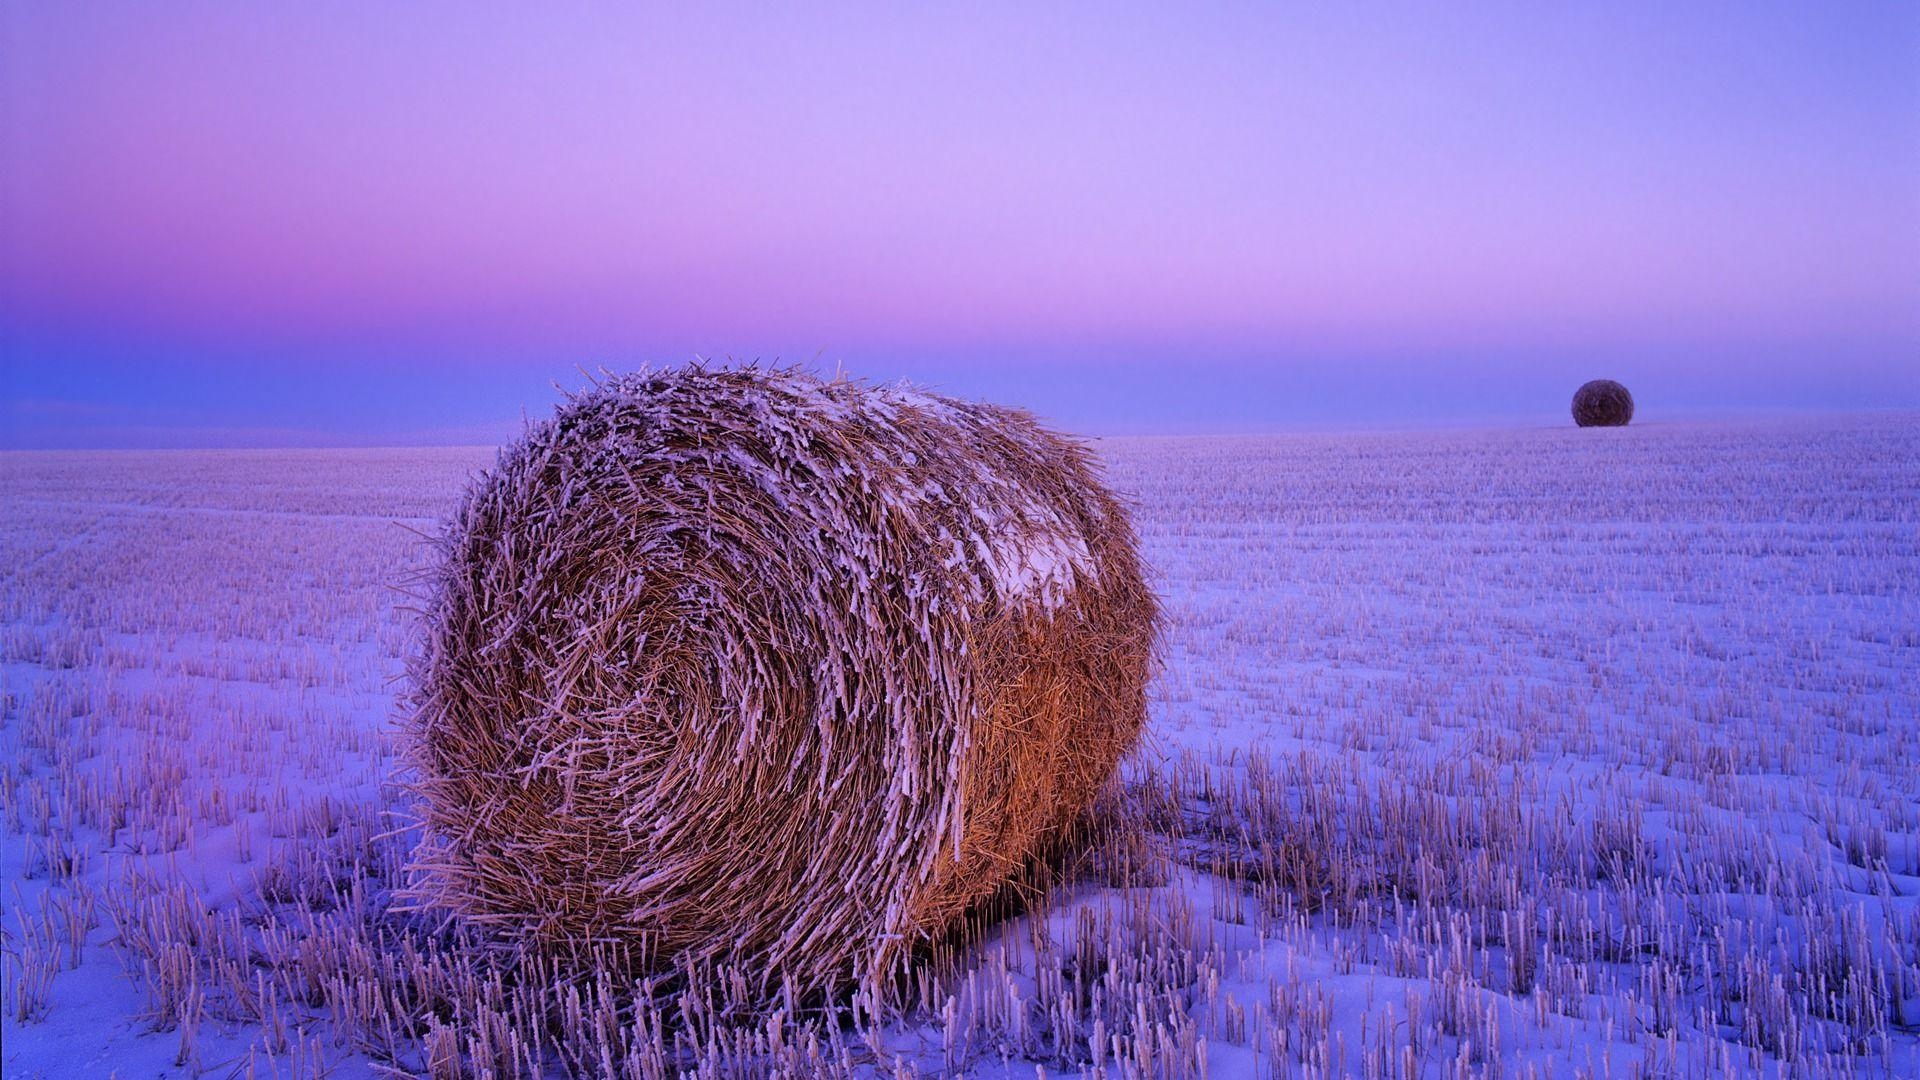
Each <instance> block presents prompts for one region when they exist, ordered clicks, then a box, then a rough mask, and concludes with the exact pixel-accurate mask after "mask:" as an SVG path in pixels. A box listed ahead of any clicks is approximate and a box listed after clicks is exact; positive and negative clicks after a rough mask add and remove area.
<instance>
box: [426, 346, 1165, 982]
mask: <svg viewBox="0 0 1920 1080" xmlns="http://www.w3.org/2000/svg"><path fill="white" fill-rule="evenodd" d="M443 546H444V552H443V558H442V563H441V566H440V569H439V571H438V573H437V576H436V577H435V578H434V579H433V596H432V598H431V602H430V605H429V610H428V612H427V618H426V624H425V625H426V635H425V638H426V640H425V641H424V642H423V648H422V651H421V655H419V656H418V657H417V658H416V660H415V662H414V671H413V675H414V679H415V686H416V689H415V696H414V701H413V709H412V716H411V722H410V725H409V736H410V742H411V755H412V758H413V762H414V764H415V766H416V768H417V770H418V780H417V781H416V783H417V785H418V789H419V791H420V793H421V795H422V803H423V809H422V816H423V818H424V823H425V825H426V839H425V840H424V841H423V847H422V851H421V855H420V856H419V858H418V860H417V863H416V870H417V872H418V874H419V875H420V876H419V878H418V880H417V881H416V891H417V892H418V893H419V894H421V895H422V896H424V897H425V898H427V899H428V900H430V901H431V902H434V903H438V904H441V905H444V906H447V907H450V908H452V909H453V910H455V911H458V912H460V913H463V914H464V915H466V916H468V917H469V918H471V919H472V920H474V921H477V922H481V923H485V924H490V925H492V926H493V927H495V928H497V929H499V930H502V931H504V932H506V933H507V934H509V935H510V936H512V937H516V938H520V939H523V940H527V939H530V940H534V941H539V942H546V943H550V944H559V945H562V946H567V945H572V946H575V947H577V946H580V945H582V944H584V943H588V942H602V941H614V942H622V943H627V944H630V945H633V946H636V947H637V948H638V950H639V951H641V952H643V953H645V954H648V955H651V956H654V957H656V958H664V957H672V958H673V959H674V960H675V961H676V962H678V963H682V964H689V963H690V964H693V965H702V964H712V963H727V964H731V965H734V966H735V968H736V970H738V971H741V972H744V973H747V974H748V977H750V978H754V979H760V980H763V982H762V986H763V989H771V988H772V987H777V986H779V985H781V983H782V981H783V980H785V981H786V982H788V983H790V984H791V985H794V986H796V987H799V988H803V989H807V988H812V989H825V988H829V987H833V986H836V985H845V984H847V983H850V982H852V981H854V980H864V979H870V978H875V977H879V976H882V975H884V974H885V972H886V971H887V970H889V968H890V966H891V965H892V964H894V963H895V962H896V961H897V960H898V959H899V958H900V957H901V956H903V955H905V952H904V950H906V949H907V948H909V947H910V946H911V945H912V943H914V942H915V941H921V940H926V939H927V938H928V937H931V936H934V935H938V934H939V933H941V932H942V931H943V930H944V929H945V928H948V927H950V926H952V925H954V924H955V923H956V921H957V920H958V919H959V917H960V916H961V915H962V914H963V913H964V912H965V911H966V910H967V909H968V908H969V907H971V906H972V905H974V904H976V903H977V902H979V901H981V900H983V899H985V898H986V897H988V896H989V895H991V894H993V893H995V892H996V891H998V890H999V889H1000V888H1001V887H1002V886H1004V885H1005V884H1006V883H1007V882H1008V881H1009V880H1011V879H1012V878H1013V877H1014V876H1015V875H1016V874H1017V873H1018V872H1019V871H1020V870H1021V869H1022V867H1023V866H1024V865H1027V864H1028V863H1029V861H1030V860H1031V859H1032V858H1034V857H1035V856H1036V855H1037V854H1039V853H1041V852H1042V851H1044V850H1046V849H1047V847H1048V845H1049V843H1050V842H1051V841H1052V840H1054V839H1056V838H1058V837H1059V836H1060V835H1061V834H1062V832H1063V830H1065V829H1066V828H1067V826H1069V825H1070V824H1071V822H1072V820H1073V819H1074V818H1075V817H1077V816H1078V814H1079V813H1080V812H1081V811H1083V810H1084V808H1085V807H1086V806H1087V804H1088V803H1089V802H1090V801H1091V800H1092V799H1093V797H1094V796H1095V794H1096V793H1097V791H1098V790H1099V789H1100V788H1101V787H1102V786H1103V785H1104V784H1106V783H1107V781H1108V780H1109V778H1110V777H1111V775H1112V773H1113V771H1114V768H1115V765H1116V763H1117V761H1118V760H1119V758H1120V757H1121V755H1122V754H1123V753H1125V752H1126V751H1127V750H1128V749H1129V748H1130V747H1132V746H1133V745H1134V743H1135V742H1136V741H1137V738H1138V736H1139V733H1140V729H1141V724H1142V721H1143V718H1144V712H1145V699H1144V698H1145V695H1144V690H1145V682H1146V678H1147V673H1148V664H1149V654H1150V652H1151V648H1152V638H1153V632H1154V626H1155V623H1156V621H1157V605H1156V602H1155V600H1154V598H1153V596H1152V594H1151V593H1150V592H1149V591H1148V589H1147V587H1146V585H1145V584H1144V582H1143V579H1142V572H1141V565H1140V560H1139V556H1138V553H1137V552H1136V550H1135V540H1134V536H1133V532H1132V528H1131V526H1130V524H1129V523H1128V520H1127V518H1126V515H1125V513H1124V512H1123V510H1122V508H1121V506H1120V505H1119V504H1118V503H1117V502H1116V501H1115V499H1114V497H1113V496H1112V495H1111V494H1110V493H1109V492H1108V491H1107V490H1106V489H1105V488H1104V487H1103V486H1102V484H1101V483H1100V482H1099V480H1098V478H1097V476H1096V470H1095V466H1094V463H1093V462H1092V461H1091V460H1090V456H1089V454H1088V452H1087V451H1086V450H1085V449H1084V448H1083V447H1081V446H1080V445H1078V444H1077V443H1074V442H1071V441H1069V440H1067V439H1065V438H1062V437H1060V436H1058V435H1054V434H1052V433H1050V432H1048V431H1046V430H1044V429H1042V428H1041V427H1039V426H1038V425H1037V424H1036V423H1035V422H1034V420H1033V419H1032V418H1031V417H1030V416H1029V415H1028V414H1026V413H1024V412H1021V411H1017V410H1013V409H1006V408H1000V407H996V406H991V405H982V404H972V403H966V402H961V401H955V400H951V399H948V398H945V397H940V396H936V395H934V394H931V393H926V392H923V391H919V390H916V389H911V388H908V387H905V386H872V385H868V384H864V383H858V382H852V381H832V382H827V381H822V380H820V379H817V378H815V377H812V376H810V375H807V374H804V373H801V372H797V371H790V370H779V371H767V370H759V369H751V370H710V369H704V368H689V369H684V370H679V371H659V372H641V373H638V374H633V375H626V376H619V377H613V378H611V379H609V380H608V381H606V382H603V383H601V384H599V385H597V386H595V387H593V388H591V389H589V390H587V391H585V392H583V393H581V394H579V395H576V396H573V397H572V398H571V399H570V400H568V401H566V402H565V403H563V404H562V405H561V407H560V408H559V410H558V413H557V415H556V416H555V417H554V418H553V419H551V420H548V421H545V422H543V423H540V424H538V425H535V426H533V427H532V428H530V429H529V431H528V433H527V434H526V436H525V437H524V438H523V439H522V440H521V441H520V442H519V443H517V444H516V445H513V446H510V447H508V448H507V449H505V450H503V451H502V453H501V455H500V457H499V459H498V461H497V462H496V464H495V466H494V468H493V470H492V471H491V473H489V474H486V475H484V476H482V477H480V478H479V479H478V480H477V481H476V483H475V484H474V486H473V487H472V488H471V490H469V492H468V493H467V495H466V497H465V500H464V501H463V503H462V504H461V506H460V508H459V510H458V511H457V513H456V515H455V517H454V520H453V521H452V523H451V526H450V528H449V530H448V533H447V535H446V537H445V539H444V541H443Z"/></svg>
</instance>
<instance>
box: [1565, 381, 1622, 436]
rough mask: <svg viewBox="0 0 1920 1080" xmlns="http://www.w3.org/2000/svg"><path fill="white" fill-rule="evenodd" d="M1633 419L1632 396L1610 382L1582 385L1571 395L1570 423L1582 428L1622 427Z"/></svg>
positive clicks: (1615, 383) (1617, 384) (1594, 382)
mask: <svg viewBox="0 0 1920 1080" xmlns="http://www.w3.org/2000/svg"><path fill="white" fill-rule="evenodd" d="M1632 419H1633V395H1632V394H1629V393H1627V388H1626V387H1624V386H1621V385H1620V384H1619V383H1617V382H1614V381H1613V380H1612V379H1595V380H1593V381H1592V382H1589V383H1583V384H1582V385H1581V387H1580V389H1578V390H1575V391H1574V392H1573V422H1574V423H1576V424H1578V425H1580V426H1581V427H1625V426H1626V425H1627V422H1628V421H1630V420H1632Z"/></svg>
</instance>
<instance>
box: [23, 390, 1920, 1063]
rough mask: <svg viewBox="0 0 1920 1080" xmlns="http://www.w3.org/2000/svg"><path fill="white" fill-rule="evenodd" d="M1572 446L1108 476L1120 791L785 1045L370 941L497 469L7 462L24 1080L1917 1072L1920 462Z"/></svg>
mask: <svg viewBox="0 0 1920 1080" xmlns="http://www.w3.org/2000/svg"><path fill="white" fill-rule="evenodd" d="M1591 434H1592V433H1590V432H1584V433H1583V432H1580V431H1577V430H1575V429H1572V428H1544V429H1512V430H1487V431H1434V432H1418V433H1370V434H1326V435H1291V436H1273V437H1258V438H1243V439H1227V438H1195V439H1142V440H1104V441H1101V442H1099V443H1097V444H1096V448H1097V449H1098V451H1099V453H1100V455H1101V456H1102V457H1103V458H1104V459H1105V460H1106V462H1107V466H1108V476H1109V479H1110V481H1111V483H1112V484H1113V486H1114V487H1116V488H1117V489H1119V490H1121V491H1122V492H1126V493H1130V494H1131V496H1132V497H1133V498H1134V499H1135V500H1137V506H1138V508H1137V510H1136V512H1135V522H1136V524H1137V525H1138V527H1139V531H1140V534H1141V543H1142V552H1143V555H1144V556H1145V559H1146V562H1147V563H1148V564H1149V566H1150V570H1151V574H1152V578H1153V584H1154V585H1155V587H1156V589H1157V591H1158V592H1159V593H1160V595H1161V597H1162V598H1163V600H1164V602H1165V606H1166V624H1165V633H1164V645H1163V648H1164V652H1165V658H1166V666H1165V668H1164V670H1163V671H1161V672H1160V674H1159V675H1158V677H1157V678H1156V680H1155V682H1154V683H1153V685H1152V687H1151V688H1150V693H1149V724H1148V731H1147V737H1146V741H1147V746H1146V748H1145V750H1144V751H1143V752H1142V753H1141V754H1139V755H1137V756H1136V757H1135V758H1133V759H1132V760H1131V761H1130V762H1129V763H1128V765H1127V766H1125V774H1126V777H1127V779H1128V792H1127V795H1126V798H1125V800H1124V802H1122V803H1121V804H1119V805H1117V806H1109V807H1106V808H1105V810H1106V812H1107V814H1108V818H1107V821H1108V824H1107V826H1106V827H1105V828H1104V829H1102V830H1100V831H1098V832H1097V833H1096V836H1095V839H1096V841H1097V843H1096V845H1095V851H1094V853H1093V856H1092V857H1091V858H1090V859H1087V860H1083V861H1081V862H1079V863H1076V864H1075V865H1073V866H1070V867H1067V868H1065V869H1063V871H1062V873H1063V874H1064V875H1066V876H1067V877H1068V879H1069V880H1068V881H1067V882H1066V883H1064V884H1062V885H1061V886H1060V887H1059V888H1058V889H1057V890H1056V891H1055V892H1054V893H1053V894H1052V896H1051V897H1050V898H1049V899H1048V901H1047V902H1046V903H1045V905H1044V906H1043V907H1042V908H1040V909H1039V910H1036V911H1033V912H1030V913H1027V914H1024V915H1017V916H1014V917H1012V918H1010V919H1008V920H1006V921H1001V922H995V923H991V924H983V925H982V926H981V927H980V928H979V932H978V933H977V934H976V935H975V940H972V941H970V942H960V943H956V944H953V945H951V946H950V947H948V948H945V949H943V950H939V951H937V952H936V953H935V954H934V955H932V956H930V957H929V958H927V960H926V961H925V963H924V964H923V965H922V966H921V967H920V968H919V969H918V973H917V975H916V976H915V977H914V978H913V979H912V980H910V982H909V984H908V985H905V986H903V987H901V988H900V993H899V995H898V997H899V1000H897V1001H893V1002H888V1001H882V1000H879V999H878V998H876V997H873V996H861V997H857V998H850V999H847V1000H844V1001H841V1002H839V1003H838V1004H837V1006H836V1007H835V1008H834V1009H832V1010H831V1011H827V1012H820V1011H812V1010H809V1009H807V1008H805V1007H804V1006H801V1005H798V1004H797V1005H796V1007H795V1008H794V1009H793V1010H791V1011H783V1012H779V1013H776V1014H775V1015H773V1016H765V1015H751V1016H750V1015H748V1014H746V1013H744V1012H741V1011H739V1010H735V1009H730V1008H729V1004H730V1003H731V1002H733V1001H735V1000H736V999H737V998H738V996H739V992H740V988H739V987H738V986H737V985H734V984H733V983H731V982H730V975H729V973H728V972H726V971H725V970H715V971H711V972H707V973H703V975H702V976H701V978H699V979H696V980H694V981H693V982H692V983H690V984H688V983H684V982H683V983H681V984H678V985H667V984H661V985H639V986H635V985H630V984H624V983H622V982H620V981H619V980H617V979H614V978H612V977H606V978H601V979H597V980H588V981H586V982H585V983H579V982H570V981H568V979H567V977H566V976H565V974H564V973H563V972H560V971H557V970H553V969H550V968H548V967H543V966H541V965H539V964H515V963H514V962H513V961H514V957H513V955H512V954H511V953H503V952H501V951H498V950H497V949H493V948H489V947H487V945H488V943H487V942H486V941H484V940H482V939H481V938H479V937H477V936H474V935H473V934H472V932H471V931H469V930H467V929H465V928H462V927H460V926H458V925H448V924H447V923H446V922H445V921H444V920H442V919H437V918H433V917H430V916H428V915H426V914H424V913H408V912H400V911H396V910H394V903H393V894H394V889H395V888H396V886H398V885H399V884H400V882H401V880H402V879H403V876H404V875H403V867H404V865H405V863H406V861H407V859H408V858H409V856H410V855H411V852H412V846H413V837H412V836H410V835H409V834H406V833H397V834H396V833H395V832H394V831H393V830H394V829H396V828H398V827H400V826H402V825H404V824H405V822H406V821H407V820H409V816H410V815H409V814H408V813H406V812H405V811H407V810H408V807H407V805H406V800H407V799H408V798H409V796H408V795H407V794H406V793H405V792H404V791H403V790H402V789H401V788H400V787H399V786H397V785H396V784H395V783H394V780H395V777H396V770H397V769H398V767H399V756H398V752H397V751H398V747H397V740H396V736H395V721H396V718H397V717H398V715H399V713H400V708H399V695H400V693H401V691H402V689H403V687H402V684H401V683H399V682H398V681H397V678H398V676H400V674H401V672H402V669H403V658H404V653H405V651H406V628H407V626H408V625H409V619H410V618H411V616H410V615H409V614H408V613H407V612H405V611H404V610H403V608H404V607H405V605H406V604H408V603H409V602H410V601H409V600H408V598H407V597H405V596H404V595H402V594H400V593H398V592H396V591H394V590H393V589H392V588H391V587H390V583H392V582H394V581H396V580H400V579H402V578H403V577H404V576H405V572H406V570H407V569H408V568H409V567H413V566H417V565H419V562H420V561H421V559H422V557H423V554H424V553H423V551H422V546H421V545H422V541H421V540H420V539H419V537H418V536H417V535H416V534H415V532H416V531H422V532H424V531H430V530H431V529H432V527H433V526H434V524H435V523H436V522H438V521H440V520H441V519H443V518H444V517H445V516H446V515H447V514H448V513H449V512H450V511H451V509H452V507H453V506H454V502H455V500H456V498H457V497H458V495H459V492H460V490H461V488H462V486H463V484H464V483H465V481H466V479H467V477H468V476H469V475H470V473H471V472H472V471H473V470H474V469H476V468H478V467H481V466H483V465H485V464H486V463H487V462H488V461H489V460H490V458H491V452H490V451H471V450H406V451H299V452H295V451H287V452H217V453H216V452H205V453H202V452H171V453H169V452H157V453H138V454H110V453H74V454H10V455H5V456H3V457H0V497H3V498H4V509H5V514H4V518H0V575H4V581H5V585H4V588H3V589H0V883H3V884H0V889H3V892H0V904H4V908H5V914H4V923H3V924H0V925H4V929H5V935H6V936H5V940H4V946H5V956H4V959H0V1006H3V1007H4V1017H0V1020H3V1023H4V1027H0V1036H3V1037H4V1044H3V1047H0V1067H3V1068H4V1070H5V1072H6V1075H7V1076H8V1077H9V1078H11V1077H15V1076H21V1077H30V1076H36V1075H46V1076H69V1075H80V1076H106V1075H109V1074H110V1073H113V1072H115V1071H117V1072H118V1073H119V1074H120V1075H123V1076H129V1075H181V1076H189V1075H199V1074H212V1075H222V1076H224V1075H259V1076H276V1075H277V1076H301V1077H305V1076H323V1075H324V1076H334V1077H355V1076H388V1075H392V1074H393V1072H394V1071H398V1072H399V1073H401V1074H403V1075H410V1074H421V1075H437V1076H454V1075H460V1074H462V1072H463V1071H464V1072H465V1073H467V1074H470V1075H482V1074H487V1073H490V1074H491V1075H495V1076H501V1077H506V1076H531V1075H607V1074H611V1075H636V1076H640V1075H659V1074H660V1073H661V1072H662V1071H663V1070H666V1069H670V1068H686V1069H703V1070H705V1071H706V1072H707V1073H708V1074H711V1075H729V1074H739V1075H749V1074H764V1073H770V1072H771V1073H778V1072H785V1073H788V1074H797V1075H805V1074H815V1073H828V1074H832V1073H844V1074H851V1075H878V1076H892V1075H920V1076H936V1075H942V1076H948V1075H982V1076H1018V1077H1032V1076H1035V1075H1036V1069H1037V1068H1039V1069H1044V1070H1045V1075H1048V1076H1061V1075H1086V1076H1107V1077H1121V1076H1169V1075H1170V1076H1200V1075H1210V1076H1214V1077H1222V1076H1263V1077H1264V1076H1270V1075H1300V1074H1302V1073H1304V1072H1313V1073H1317V1074H1334V1075H1346V1074H1351V1075H1362V1076H1382V1077H1385V1076H1395V1077H1399V1076H1452V1075H1487V1074H1499V1075H1507V1076H1527V1075H1548V1076H1569V1077H1572V1076H1600V1075H1629V1074H1636V1073H1637V1074H1640V1075H1675V1076H1695V1075H1702V1076H1705V1075H1722V1074H1725V1073H1729V1072H1731V1073H1753V1074H1759V1075H1789V1074H1791V1075H1854V1074H1866V1075H1887V1076H1906V1075H1914V1074H1915V1073H1917V1072H1920V778H1917V774H1916V772H1915V770H1914V767H1913V764H1912V763H1913V762H1914V761H1916V760H1920V501H1917V500H1916V499H1915V498H1914V496H1913V492H1914V491H1915V490H1920V418H1917V417H1914V416H1911V415H1897V416H1896V415H1888V416H1857V417H1847V418H1806V419H1795V420H1779V421H1765V422H1762V421H1741V422H1726V423H1685V424H1681V423H1638V424H1635V425H1633V426H1631V427H1628V428H1625V429H1623V430H1621V431H1619V432H1616V433H1613V436H1611V437H1608V438H1606V439H1600V440H1596V439H1593V438H1591V437H1589V436H1590V435H1591ZM1622 477H1629V478H1631V480H1632V482H1631V483H1623V482H1621V478H1622ZM396 811H399V812H400V813H396ZM1126 822H1132V823H1137V824H1138V825H1139V826H1140V830H1139V832H1138V834H1135V833H1131V832H1128V831H1127V830H1126V829H1124V828H1121V827H1120V823H1126Z"/></svg>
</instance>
